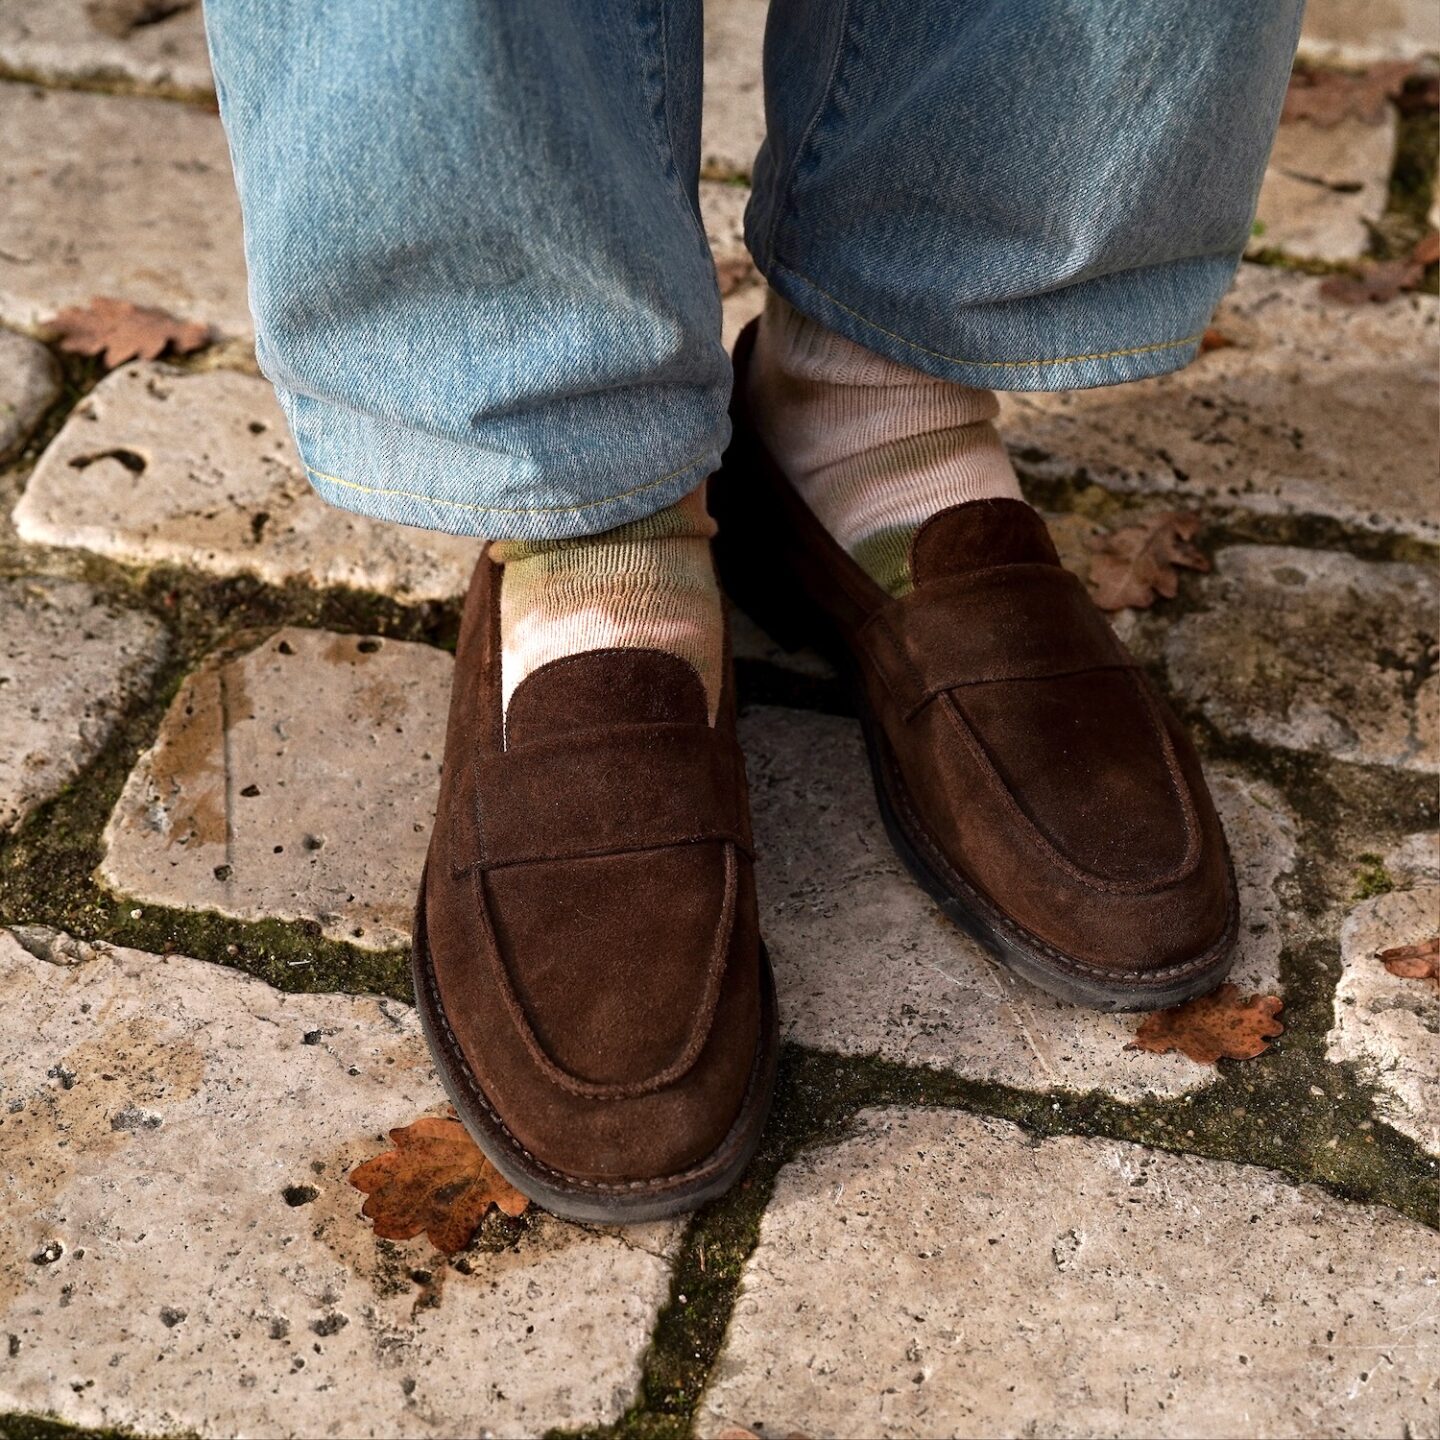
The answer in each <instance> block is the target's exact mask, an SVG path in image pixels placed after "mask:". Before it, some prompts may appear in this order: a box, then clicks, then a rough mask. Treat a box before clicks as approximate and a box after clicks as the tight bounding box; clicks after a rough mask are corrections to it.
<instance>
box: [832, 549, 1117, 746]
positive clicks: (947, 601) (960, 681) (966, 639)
mask: <svg viewBox="0 0 1440 1440" xmlns="http://www.w3.org/2000/svg"><path fill="white" fill-rule="evenodd" d="M860 641H861V645H862V648H863V650H864V652H865V654H866V655H867V656H868V657H869V659H870V660H871V662H872V663H873V664H874V665H875V666H876V668H877V669H878V670H879V671H880V673H881V676H882V678H883V679H884V680H885V682H886V684H887V685H888V686H889V687H890V690H891V692H892V693H893V694H894V695H895V697H896V699H897V700H898V701H899V703H900V706H901V708H902V710H903V711H904V714H905V717H906V719H909V718H910V717H911V716H913V715H914V714H915V713H916V712H917V711H919V710H920V709H922V708H923V707H924V706H925V705H927V704H928V703H929V702H930V701H931V700H933V699H934V698H935V697H936V696H937V695H943V694H944V693H945V692H946V691H947V690H955V689H959V688H960V687H962V686H966V685H986V684H991V683H993V682H995V681H1002V680H1045V679H1054V678H1056V677H1058V676H1062V675H1077V674H1082V673H1084V672H1085V671H1089V670H1101V669H1134V668H1135V661H1134V660H1133V659H1132V658H1131V657H1130V655H1129V654H1128V653H1127V652H1126V650H1125V648H1124V647H1123V646H1122V645H1121V644H1120V642H1119V641H1118V640H1117V639H1116V638H1115V634H1114V632H1113V631H1112V630H1111V628H1110V626H1109V624H1108V622H1107V621H1106V620H1105V618H1104V616H1103V615H1101V613H1100V612H1099V610H1097V609H1096V608H1095V604H1094V602H1093V601H1092V600H1091V599H1090V597H1089V596H1088V595H1087V594H1086V593H1085V587H1084V585H1083V584H1082V583H1081V582H1080V580H1078V579H1077V578H1076V577H1075V576H1074V575H1072V574H1071V573H1070V572H1069V571H1068V570H1063V569H1061V568H1060V567H1059V566H1056V565H1042V564H1034V565H1000V566H996V567H994V568H993V569H989V570H974V571H970V572H968V573H966V574H961V575H952V576H946V577H944V578H941V579H937V580H930V581H926V582H925V583H924V584H923V585H921V586H919V587H918V588H917V589H915V590H912V591H911V592H910V594H908V595H904V596H901V597H900V598H899V599H898V600H892V601H891V602H890V603H889V604H888V605H886V606H884V607H883V608H882V609H880V610H878V611H877V612H876V613H875V614H874V615H872V616H871V617H870V619H869V620H867V621H866V622H865V624H864V626H863V627H862V628H861V631H860Z"/></svg>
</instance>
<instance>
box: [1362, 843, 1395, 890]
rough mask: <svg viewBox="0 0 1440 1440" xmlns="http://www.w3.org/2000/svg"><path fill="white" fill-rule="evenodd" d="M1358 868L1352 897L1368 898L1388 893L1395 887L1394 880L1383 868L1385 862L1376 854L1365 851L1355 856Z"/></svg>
mask: <svg viewBox="0 0 1440 1440" xmlns="http://www.w3.org/2000/svg"><path fill="white" fill-rule="evenodd" d="M1357 859H1358V860H1359V862H1360V868H1359V869H1358V870H1357V871H1356V872H1355V889H1354V892H1353V894H1354V898H1355V899H1356V900H1370V899H1373V898H1374V897H1375V896H1376V895H1385V894H1388V893H1389V892H1390V891H1391V890H1393V889H1394V888H1395V880H1394V878H1393V877H1392V876H1391V874H1390V872H1389V871H1388V870H1387V869H1386V868H1385V862H1384V861H1383V860H1381V858H1380V857H1379V856H1378V855H1374V854H1371V853H1370V852H1369V851H1367V852H1366V853H1365V854H1363V855H1360V856H1358V857H1357Z"/></svg>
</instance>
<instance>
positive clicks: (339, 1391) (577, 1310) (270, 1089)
mask: <svg viewBox="0 0 1440 1440" xmlns="http://www.w3.org/2000/svg"><path fill="white" fill-rule="evenodd" d="M0 995H3V997H4V1003H3V1004H0V1076H3V1093H4V1096H5V1099H6V1101H7V1106H6V1108H5V1110H4V1112H3V1114H0V1136H3V1145H4V1148H5V1156H6V1172H7V1187H8V1188H7V1203H6V1204H5V1205H4V1206H3V1207H0V1334H8V1335H9V1336H10V1337H11V1339H10V1341H9V1353H8V1358H7V1359H6V1361H5V1363H4V1364H3V1365H0V1412H3V1411H7V1410H16V1411H28V1412H46V1413H49V1414H52V1415H55V1416H58V1417H59V1418H61V1419H63V1420H65V1421H68V1422H70V1423H72V1424H75V1425H86V1426H106V1427H109V1426H117V1427H124V1428H126V1429H127V1430H133V1431H135V1432H138V1433H140V1434H147V1435H149V1434H160V1433H165V1434H169V1433H172V1432H184V1433H193V1434H198V1435H202V1436H232V1435H282V1434H283V1435H315V1436H320V1435H336V1436H340V1435H343V1436H388V1435H417V1434H427V1435H430V1434H433V1435H475V1434H497V1435H540V1434H543V1433H544V1432H545V1431H546V1430H548V1429H550V1428H551V1427H564V1428H569V1427H580V1426H592V1425H599V1424H603V1423H606V1422H608V1421H612V1420H615V1419H618V1418H619V1416H620V1415H621V1414H622V1413H623V1411H624V1410H625V1408H626V1407H627V1406H628V1405H629V1404H630V1403H631V1401H632V1400H633V1398H634V1395H635V1390H636V1387H637V1385H638V1383H639V1377H640V1357H641V1355H642V1353H643V1351H644V1349H645V1345H646V1342H647V1340H648V1338H649V1335H650V1331H651V1329H652V1327H653V1325H654V1322H655V1316H656V1312H657V1310H658V1308H659V1307H660V1305H661V1304H663V1303H664V1301H665V1299H666V1296H667V1294H668V1288H669V1281H670V1271H669V1263H668V1257H669V1255H670V1254H672V1253H673V1246H674V1243H675V1240H676V1238H677V1237H678V1234H679V1226H678V1225H677V1224H663V1225H651V1226H644V1227H640V1228H639V1229H631V1230H630V1231H628V1232H626V1233H625V1234H624V1235H623V1236H622V1235H621V1234H619V1233H616V1232H613V1231H605V1230H598V1229H582V1228H581V1227H579V1226H573V1225H566V1224H562V1223H561V1222H559V1221H557V1220H553V1219H551V1218H549V1217H545V1216H539V1217H537V1218H536V1219H535V1221H534V1222H533V1223H532V1224H531V1225H530V1226H529V1227H528V1228H526V1229H524V1230H523V1232H522V1233H521V1234H520V1237H519V1239H518V1240H517V1241H515V1242H514V1243H511V1244H509V1245H506V1246H503V1247H502V1248H499V1249H495V1248H494V1247H493V1245H492V1246H491V1247H490V1248H487V1246H486V1244H485V1241H484V1232H483V1231H482V1239H481V1242H480V1243H478V1244H472V1246H471V1248H470V1249H469V1250H468V1251H466V1252H464V1253H462V1254H461V1255H458V1256H455V1257H452V1258H450V1259H448V1260H447V1259H446V1258H444V1257H442V1256H441V1255H439V1254H438V1253H437V1252H436V1251H435V1250H434V1249H433V1248H432V1247H431V1245H430V1244H429V1242H428V1241H426V1240H425V1239H424V1238H423V1237H420V1238H417V1239H415V1240H410V1241H384V1240H377V1239H376V1238H375V1236H374V1234H373V1233H372V1232H371V1230H370V1228H369V1225H368V1224H367V1222H366V1221H365V1220H364V1219H363V1218H362V1217H361V1214H360V1207H361V1204H362V1203H363V1197H362V1196H361V1195H360V1194H359V1193H358V1192H357V1191H356V1190H354V1189H353V1188H352V1187H351V1186H350V1185H349V1184H348V1183H347V1182H346V1178H345V1177H346V1175H347V1174H348V1173H349V1172H350V1171H351V1170H352V1169H353V1168H354V1167H355V1165H357V1164H359V1163H360V1162H362V1161H364V1160H367V1159H369V1158H371V1157H372V1156H374V1155H376V1154H378V1153H380V1152H381V1151H382V1150H383V1149H384V1148H385V1143H386V1142H385V1134H386V1132H387V1131H388V1130H390V1129H391V1128H393V1127H395V1126H399V1125H406V1124H409V1123H410V1122H411V1121H413V1120H415V1119H416V1118H417V1117H418V1116H419V1115H422V1114H427V1113H430V1114H433V1113H441V1112H442V1111H443V1109H444V1100H445V1097H444V1094H443V1092H442V1091H441V1089H440V1086H439V1083H438V1082H437V1081H436V1079H435V1076H434V1073H433V1071H432V1069H431V1066H430V1062H429V1058H428V1056H427V1054H426V1051H425V1045H424V1042H423V1040H422V1038H421V1035H420V1031H419V1026H418V1024H417V1022H416V1019H415V1016H414V1013H413V1011H411V1010H410V1008H409V1007H408V1006H405V1005H399V1004H396V1003H395V1002H393V1001H387V1000H377V999H375V998H373V997H371V998H364V997H352V996H345V995H285V994H282V993H280V992H278V991H276V990H273V989H271V988H270V987H269V986H267V985H265V984H263V983H261V982H260V981H257V980H254V979H251V978H250V977H248V976H245V975H241V974H239V973H237V972H235V971H232V970H228V969H226V968H224V967H223V966H217V965H209V964H205V963H203V962H200V961H196V960H189V959H185V958H182V957H178V956H159V955H147V954H142V953H140V952H138V951H133V950H113V951H111V950H106V951H104V952H103V953H101V954H100V955H98V956H96V958H94V959H91V960H89V961H86V962H85V963H82V964H67V965H64V966H61V965H52V964H48V963H46V962H45V961H44V960H42V959H37V958H35V957H34V956H33V955H31V954H29V953H27V952H26V951H25V950H23V949H22V948H21V947H20V946H19V945H17V944H16V943H15V942H14V941H13V940H11V939H10V938H9V937H8V936H5V935H3V934H0ZM307 1035H309V1036H316V1037H318V1039H317V1040H312V1041H308V1042H307V1039H306V1037H307ZM287 1191H288V1192H289V1193H288V1195H287ZM312 1191H313V1192H314V1193H313V1195H312V1194H310V1192H312ZM17 1196H18V1197H20V1198H21V1199H22V1200H23V1203H19V1204H16V1203H11V1201H12V1199H13V1198H15V1197H17ZM297 1197H298V1202H299V1203H296V1202H297Z"/></svg>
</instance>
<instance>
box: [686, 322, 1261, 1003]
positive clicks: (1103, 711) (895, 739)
mask: <svg viewBox="0 0 1440 1440" xmlns="http://www.w3.org/2000/svg"><path fill="white" fill-rule="evenodd" d="M753 343H754V330H753V328H752V329H751V330H749V331H747V332H746V333H745V334H744V335H742V336H741V339H740V342H739V344H738V345H737V347H736V355H735V363H736V371H737V379H736V386H735V394H736V397H737V399H736V404H735V409H734V411H733V413H732V420H733V422H734V426H735V439H734V440H733V441H732V444H731V448H730V451H729V453H728V454H727V456H726V459H725V465H724V468H723V470H722V472H721V474H720V475H719V476H717V477H716V480H715V481H714V482H713V484H712V489H713V499H712V508H714V509H715V512H716V515H717V517H718V518H719V520H720V524H721V550H720V554H721V557H722V574H723V577H724V579H725V580H726V583H727V586H728V587H729V588H730V589H731V592H732V594H734V595H735V597H736V599H737V600H738V601H739V602H740V603H741V604H742V605H745V606H746V607H747V608H750V609H752V610H755V609H757V608H758V609H760V610H762V611H765V610H766V609H767V607H768V609H769V612H770V613H771V614H779V615H780V616H781V617H782V622H783V623H785V624H789V625H791V626H792V627H793V625H794V623H795V621H796V619H797V618H798V617H799V616H802V615H806V616H808V617H810V619H811V621H812V622H813V624H814V626H815V634H816V638H820V639H821V640H822V643H828V644H829V645H830V646H831V648H832V649H833V650H835V651H836V652H837V653H838V657H839V658H840V659H841V660H842V661H843V662H845V663H846V664H847V665H849V666H850V667H851V668H853V670H854V671H855V672H856V674H857V677H858V681H859V686H858V688H859V699H860V704H861V710H862V718H863V721H864V725H865V730H866V735H867V740H868V744H869V750H870V759H871V767H872V769H873V771H874V775H875V783H876V791H877V795H878V797H879V801H880V805H881V809H882V812H883V814H884V818H885V822H886V826H887V829H888V830H889V832H890V836H891V839H892V841H893V843H894V844H895V846H896V849H897V850H898V851H899V853H900V855H901V858H902V859H903V860H904V861H905V862H906V864H907V866H908V867H909V868H910V870H911V872H912V874H914V876H915V877H916V879H917V880H919V881H920V883H921V884H922V885H923V886H924V887H925V888H926V889H927V890H928V891H929V892H930V894H931V895H932V896H933V897H934V898H935V899H936V900H937V901H938V902H939V903H940V904H941V906H942V907H943V908H944V909H945V911H946V912H947V914H949V915H950V916H951V918H952V919H954V920H955V921H956V922H957V923H959V924H960V925H962V926H963V927H964V928H965V929H967V930H968V931H970V932H971V933H973V934H974V935H975V936H976V937H977V938H978V939H980V940H981V941H982V942H983V943H985V944H986V945H987V946H988V947H989V948H990V949H991V950H992V951H993V952H994V953H995V954H996V955H997V957H998V958H999V959H1001V960H1002V961H1003V962H1004V963H1006V964H1008V965H1009V966H1010V967H1011V968H1013V969H1014V970H1016V971H1017V972H1018V973H1020V974H1022V975H1024V976H1025V977H1026V978H1028V979H1030V980H1032V981H1034V982H1035V983H1036V984H1038V985H1041V986H1042V987H1043V988H1045V989H1047V990H1049V991H1050V992H1051V993H1053V994H1055V995H1058V996H1060V997H1062V998H1064V999H1067V1000H1072V1001H1075V1002H1078V1003H1080V1004H1085V1005H1092V1006H1095V1007H1097V1008H1099V1009H1106V1010H1138V1009H1158V1008H1161V1007H1164V1006H1167V1005H1173V1004H1177V1003H1179V1002H1180V1001H1181V1000H1184V999H1187V998H1189V997H1190V996H1193V995H1197V994H1203V993H1205V992H1206V991H1208V990H1210V989H1212V988H1213V987H1214V986H1215V985H1216V984H1218V983H1219V981H1220V979H1221V978H1222V977H1223V976H1224V974H1225V973H1226V971H1227V970H1228V969H1229V966H1230V963H1231V959H1232V956H1233V952H1234V946H1235V939H1236V928H1237V923H1238V910H1237V904H1236V896H1235V885H1234V879H1233V876H1232V874H1231V866H1230V860H1229V855H1228V852H1227V849H1226V845H1225V837H1224V834H1223V832H1222V830H1221V827H1220V822H1219V819H1218V818H1217V817H1216V814H1215V808H1214V806H1213V804H1212V803H1211V799H1210V795H1209V792H1208V790H1207V788H1206V784H1205V780H1204V777H1203V776H1202V774H1201V771H1200V765H1199V761H1198V760H1197V758H1196V755H1195V752H1194V750H1193V748H1192V747H1191V745H1190V743H1189V741H1188V739H1187V738H1186V736H1185V734H1184V732H1183V731H1182V729H1181V727H1180V725H1179V723H1178V721H1177V720H1176V719H1175V717H1174V715H1173V714H1172V713H1171V712H1170V710H1169V707H1168V706H1167V705H1166V704H1165V702H1164V700H1163V699H1162V698H1161V697H1160V696H1159V695H1158V694H1157V693H1156V692H1155V690H1154V689H1153V687H1152V686H1151V685H1150V683H1149V681H1148V680H1147V679H1146V677H1145V675H1144V674H1143V672H1142V671H1141V670H1140V669H1139V668H1138V666H1137V665H1136V663H1135V661H1134V660H1133V659H1132V658H1131V657H1130V655H1129V654H1128V653H1127V652H1126V651H1125V649H1124V647H1123V646H1122V645H1121V644H1120V643H1119V641H1118V640H1116V638H1115V636H1114V633H1113V632H1112V630H1111V628H1110V626H1109V625H1108V624H1107V623H1106V621H1105V619H1104V617H1103V616H1101V615H1100V613H1099V612H1098V611H1097V610H1096V609H1095V607H1094V605H1093V604H1092V603H1091V601H1090V599H1089V597H1088V596H1087V594H1086V592H1085V589H1084V586H1083V585H1082V584H1081V583H1080V582H1079V581H1078V580H1077V579H1076V578H1075V577H1074V576H1073V575H1071V574H1070V573H1069V572H1068V571H1066V570H1065V569H1064V568H1063V567H1062V566H1061V565H1060V563H1059V559H1058V557H1057V555H1056V553H1055V549H1054V546H1053V545H1052V544H1051V541H1050V538H1049V535H1048V534H1047V533H1046V530H1045V525H1044V522H1043V521H1042V520H1041V519H1040V517H1039V516H1038V515H1037V514H1036V513H1035V511H1034V510H1032V509H1031V508H1030V507H1029V506H1028V505H1026V504H1025V503H1024V502H1023V501H1021V500H1018V499H1015V498H1011V497H999V498H990V499H975V500H968V501H962V502H960V503H958V504H954V505H950V506H948V507H945V508H941V509H939V510H938V511H935V512H933V513H932V514H931V515H930V516H929V518H928V519H925V520H924V522H923V523H921V524H919V525H918V526H917V527H915V528H914V529H913V531H912V532H911V533H910V534H909V536H908V546H907V551H906V560H905V574H906V577H907V579H906V584H905V585H904V587H903V588H902V589H901V593H900V594H899V596H898V598H897V597H895V596H892V594H891V593H889V590H888V589H887V587H885V586H882V584H881V583H879V581H878V580H877V578H876V577H875V575H874V574H873V573H872V572H871V571H870V570H868V569H867V568H866V567H865V566H863V565H862V564H860V563H859V559H858V558H857V557H856V556H855V555H852V553H850V550H849V549H848V548H847V546H846V545H844V544H842V543H841V542H840V541H839V540H838V539H837V538H836V536H835V535H834V534H833V533H832V532H831V529H830V527H829V526H828V525H827V524H824V523H822V521H821V519H820V518H819V517H818V516H817V514H816V513H815V511H814V509H812V507H811V506H810V505H809V504H807V502H806V499H805V498H804V497H803V496H802V495H801V493H800V491H799V489H798V487H797V486H796V485H795V484H794V483H793V482H792V480H791V477H790V476H789V474H788V472H787V471H786V470H785V468H784V467H783V466H782V465H780V464H779V463H777V461H776V458H775V457H774V456H773V454H772V453H771V452H770V451H769V450H768V448H767V447H766V446H765V444H764V443H763V442H762V441H761V440H760V438H759V437H758V436H757V434H756V427H755V423H754V421H753V420H752V417H751V413H750V410H749V406H748V405H747V403H746V396H747V394H749V393H750V385H749V376H748V366H749V361H750V354H751V346H752V345H753ZM778 578H786V579H789V580H790V581H791V583H792V584H793V587H794V588H793V589H792V590H791V591H789V592H788V593H785V592H781V591H780V590H779V588H778V586H777V579H778ZM757 618H759V619H761V620H762V623H763V622H764V620H765V618H766V616H765V615H763V614H762V615H760V616H757ZM792 634H793V630H792ZM782 638H783V637H782Z"/></svg>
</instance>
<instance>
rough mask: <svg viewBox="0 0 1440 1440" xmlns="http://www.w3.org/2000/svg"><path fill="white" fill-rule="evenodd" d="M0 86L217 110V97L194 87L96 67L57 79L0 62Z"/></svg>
mask: <svg viewBox="0 0 1440 1440" xmlns="http://www.w3.org/2000/svg"><path fill="white" fill-rule="evenodd" d="M0 83H11V84H17V85H34V86H36V87H38V88H39V89H42V90H76V91H79V92H80V93H81V94H85V95H119V96H124V97H126V98H140V99H150V100H171V101H174V102H176V103H178V104H182V105H194V106H197V107H198V108H200V109H202V110H211V111H215V110H218V109H219V107H218V105H217V104H216V101H215V93H214V91H212V90H209V89H203V88H201V87H199V86H193V85H170V84H165V83H163V82H162V83H159V84H151V83H148V82H146V81H144V80H137V79H136V78H135V77H134V76H133V75H127V74H126V73H125V72H124V71H123V70H119V69H113V68H110V67H108V66H96V67H95V68H94V69H93V70H92V71H91V72H90V73H89V74H88V75H57V74H53V73H50V72H48V71H44V70H37V69H35V68H34V67H33V66H28V65H11V64H8V63H7V62H5V61H0Z"/></svg>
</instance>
